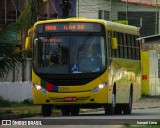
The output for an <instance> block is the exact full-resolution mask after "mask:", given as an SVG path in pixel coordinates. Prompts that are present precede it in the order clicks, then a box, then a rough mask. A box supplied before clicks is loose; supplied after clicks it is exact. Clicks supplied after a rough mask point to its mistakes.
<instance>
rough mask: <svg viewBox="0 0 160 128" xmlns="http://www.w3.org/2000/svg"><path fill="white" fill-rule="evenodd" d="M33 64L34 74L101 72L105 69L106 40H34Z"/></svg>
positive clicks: (82, 37)
mask: <svg viewBox="0 0 160 128" xmlns="http://www.w3.org/2000/svg"><path fill="white" fill-rule="evenodd" d="M33 62H34V65H33V66H34V69H35V71H36V72H37V73H47V74H70V73H72V74H73V73H93V72H102V71H104V69H105V67H106V46H105V36H102V35H94V34H92V35H91V34H85V35H60V36H59V35H57V36H55V35H54V36H43V37H36V38H35V39H34V61H33Z"/></svg>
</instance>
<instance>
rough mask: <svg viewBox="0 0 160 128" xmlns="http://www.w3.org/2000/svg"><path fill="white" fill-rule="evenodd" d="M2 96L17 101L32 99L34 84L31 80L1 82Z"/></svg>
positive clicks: (0, 94)
mask: <svg viewBox="0 0 160 128" xmlns="http://www.w3.org/2000/svg"><path fill="white" fill-rule="evenodd" d="M0 96H2V97H3V98H4V99H8V100H10V101H17V102H21V101H24V100H25V99H31V98H32V84H31V82H12V83H11V82H0Z"/></svg>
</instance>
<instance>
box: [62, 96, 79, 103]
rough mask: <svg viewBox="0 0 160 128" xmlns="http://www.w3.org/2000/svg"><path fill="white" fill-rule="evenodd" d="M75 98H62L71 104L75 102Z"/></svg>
mask: <svg viewBox="0 0 160 128" xmlns="http://www.w3.org/2000/svg"><path fill="white" fill-rule="evenodd" d="M76 100H77V98H76V97H64V101H66V102H73V101H76Z"/></svg>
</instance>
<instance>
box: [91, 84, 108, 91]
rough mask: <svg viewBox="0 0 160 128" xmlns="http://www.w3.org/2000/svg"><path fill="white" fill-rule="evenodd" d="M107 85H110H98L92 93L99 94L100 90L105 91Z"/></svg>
mask: <svg viewBox="0 0 160 128" xmlns="http://www.w3.org/2000/svg"><path fill="white" fill-rule="evenodd" d="M107 85H108V83H102V84H100V85H98V86H97V87H96V88H94V89H93V90H91V92H98V91H99V90H101V89H103V88H104V87H106V86H107Z"/></svg>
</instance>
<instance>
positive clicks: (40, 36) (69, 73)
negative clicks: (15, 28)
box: [26, 18, 141, 116]
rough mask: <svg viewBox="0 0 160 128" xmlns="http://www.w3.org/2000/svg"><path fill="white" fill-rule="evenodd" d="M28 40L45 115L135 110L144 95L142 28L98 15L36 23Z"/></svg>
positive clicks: (35, 84)
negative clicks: (57, 110)
mask: <svg viewBox="0 0 160 128" xmlns="http://www.w3.org/2000/svg"><path fill="white" fill-rule="evenodd" d="M29 35H30V36H32V38H31V37H29V36H28V37H27V42H26V43H31V44H30V45H26V46H32V49H33V58H32V62H33V69H32V83H33V87H32V93H33V102H34V104H39V105H41V111H42V115H43V116H50V115H51V113H52V107H53V106H54V108H58V109H61V112H62V115H79V111H80V108H101V107H103V108H104V111H105V114H106V115H111V114H130V113H131V110H132V102H133V101H135V100H137V99H138V98H139V97H140V96H141V61H140V50H141V43H140V42H138V41H137V40H136V38H138V37H139V35H140V34H139V29H138V28H137V27H134V26H129V25H123V24H119V23H114V22H110V21H105V20H98V19H81V18H68V19H56V20H46V21H39V22H36V23H35V25H34V26H33V28H32V29H30V31H29Z"/></svg>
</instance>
